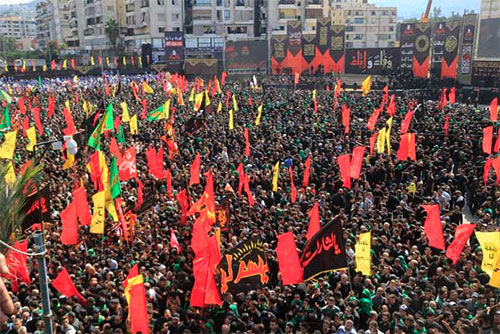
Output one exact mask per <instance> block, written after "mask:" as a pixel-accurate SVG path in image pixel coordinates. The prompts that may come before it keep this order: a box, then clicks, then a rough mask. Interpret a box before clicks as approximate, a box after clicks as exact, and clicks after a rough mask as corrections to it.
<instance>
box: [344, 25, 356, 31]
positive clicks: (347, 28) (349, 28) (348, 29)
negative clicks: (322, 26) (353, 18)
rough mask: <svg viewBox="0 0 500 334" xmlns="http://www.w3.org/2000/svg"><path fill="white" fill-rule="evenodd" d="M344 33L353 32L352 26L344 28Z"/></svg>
mask: <svg viewBox="0 0 500 334" xmlns="http://www.w3.org/2000/svg"><path fill="white" fill-rule="evenodd" d="M345 31H354V27H353V26H346V27H345Z"/></svg>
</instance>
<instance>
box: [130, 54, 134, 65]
mask: <svg viewBox="0 0 500 334" xmlns="http://www.w3.org/2000/svg"><path fill="white" fill-rule="evenodd" d="M130 62H131V63H132V67H135V57H134V56H130Z"/></svg>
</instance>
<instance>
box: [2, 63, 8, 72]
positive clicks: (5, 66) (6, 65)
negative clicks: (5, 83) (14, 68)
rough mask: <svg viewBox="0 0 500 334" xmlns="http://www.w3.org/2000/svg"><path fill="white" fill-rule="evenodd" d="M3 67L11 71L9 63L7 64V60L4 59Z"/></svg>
mask: <svg viewBox="0 0 500 334" xmlns="http://www.w3.org/2000/svg"><path fill="white" fill-rule="evenodd" d="M3 69H4V70H5V72H9V64H7V61H5V60H4V61H3Z"/></svg>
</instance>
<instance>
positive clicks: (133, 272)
mask: <svg viewBox="0 0 500 334" xmlns="http://www.w3.org/2000/svg"><path fill="white" fill-rule="evenodd" d="M137 275H139V263H137V262H136V263H135V264H134V265H133V267H132V268H130V271H129V272H128V275H127V278H125V280H124V281H123V283H122V285H123V287H124V288H126V287H127V286H128V280H129V279H131V278H134V277H136V276H137Z"/></svg>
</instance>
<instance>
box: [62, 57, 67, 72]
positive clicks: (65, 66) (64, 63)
mask: <svg viewBox="0 0 500 334" xmlns="http://www.w3.org/2000/svg"><path fill="white" fill-rule="evenodd" d="M62 67H63V68H64V69H65V70H67V69H68V60H67V59H64V61H63V66H62Z"/></svg>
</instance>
